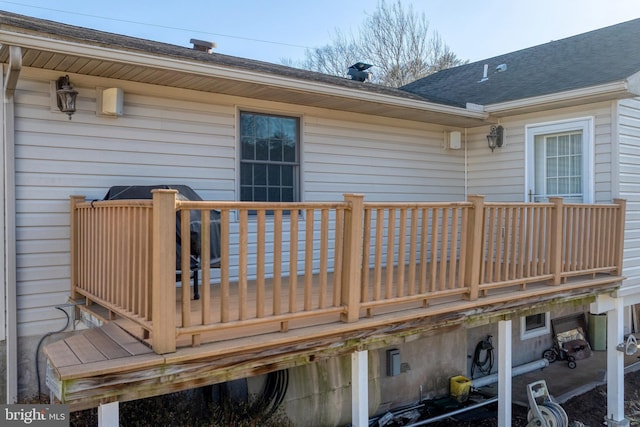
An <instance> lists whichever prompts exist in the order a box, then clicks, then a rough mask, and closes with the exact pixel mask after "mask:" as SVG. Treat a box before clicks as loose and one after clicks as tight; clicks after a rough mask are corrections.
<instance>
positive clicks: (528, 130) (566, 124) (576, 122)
mask: <svg viewBox="0 0 640 427" xmlns="http://www.w3.org/2000/svg"><path fill="white" fill-rule="evenodd" d="M593 123H594V118H593V117H579V118H575V119H568V120H559V121H554V122H545V123H536V124H531V125H527V126H525V141H526V161H525V186H524V201H525V202H529V190H531V189H533V188H534V184H535V167H534V161H535V151H534V148H535V147H534V141H535V138H536V136H539V135H549V134H556V133H562V132H572V131H580V132H582V144H583V153H582V154H583V159H582V168H583V169H582V171H583V180H582V183H583V187H582V194H583V203H593V202H594V199H595V194H594V191H595V190H594V189H595V182H594V181H595V174H594V146H595V143H594V135H595V130H594V124H593Z"/></svg>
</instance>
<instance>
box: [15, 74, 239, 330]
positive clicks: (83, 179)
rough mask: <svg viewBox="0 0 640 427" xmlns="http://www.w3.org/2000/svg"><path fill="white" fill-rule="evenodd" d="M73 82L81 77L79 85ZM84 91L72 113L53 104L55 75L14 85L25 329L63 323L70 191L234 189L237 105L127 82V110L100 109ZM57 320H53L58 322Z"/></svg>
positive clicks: (214, 193) (206, 194)
mask: <svg viewBox="0 0 640 427" xmlns="http://www.w3.org/2000/svg"><path fill="white" fill-rule="evenodd" d="M74 87H75V86H74ZM77 89H78V90H79V91H80V95H79V106H78V112H77V113H76V114H75V115H74V116H73V118H72V120H69V119H68V117H67V116H66V115H64V114H62V113H59V112H56V111H53V112H52V111H51V109H50V92H49V90H50V86H49V82H48V81H44V80H38V81H36V80H27V79H21V80H20V82H19V85H18V91H17V92H16V121H15V124H16V148H15V153H16V224H17V226H16V228H17V229H16V247H17V248H16V252H17V254H16V263H17V271H16V274H17V310H18V333H19V335H22V336H25V335H42V334H43V333H46V332H48V331H50V330H56V329H58V328H59V327H61V326H62V325H64V318H63V315H62V313H61V312H60V311H58V310H56V309H55V306H56V305H59V304H63V303H65V302H66V301H67V298H68V295H69V286H70V285H69V196H70V195H73V194H81V195H86V196H87V198H88V199H89V200H91V199H102V198H103V197H104V195H105V194H106V192H107V190H108V188H109V187H110V186H112V185H128V184H187V185H189V186H191V187H192V188H194V189H195V190H196V191H197V192H198V193H199V194H200V195H201V196H202V197H203V198H209V199H218V200H233V199H234V196H235V179H234V175H235V168H236V162H235V146H236V145H235V128H234V120H235V109H234V106H233V105H228V106H218V105H210V104H204V103H200V102H189V101H180V100H177V99H167V98H161V97H156V96H151V95H138V94H133V93H126V92H125V116H123V117H120V118H117V119H112V118H99V117H96V115H95V97H94V94H95V92H94V91H93V90H92V88H86V87H77ZM52 320H54V321H53V322H52Z"/></svg>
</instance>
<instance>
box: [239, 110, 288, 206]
mask: <svg viewBox="0 0 640 427" xmlns="http://www.w3.org/2000/svg"><path fill="white" fill-rule="evenodd" d="M298 123H299V122H298V119H297V118H292V117H280V116H269V115H264V114H255V113H245V112H243V113H240V132H241V135H240V141H241V160H240V162H241V164H240V200H243V201H270V202H281V201H282V202H293V201H297V200H298V197H297V194H298V191H297V184H298V183H297V176H298V168H299V164H298V135H299V131H298V127H299V124H298Z"/></svg>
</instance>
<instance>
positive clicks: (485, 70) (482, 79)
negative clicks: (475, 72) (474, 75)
mask: <svg viewBox="0 0 640 427" xmlns="http://www.w3.org/2000/svg"><path fill="white" fill-rule="evenodd" d="M488 71H489V64H484V72H483V73H482V78H481V79H480V80H479V81H478V83H482V82H486V81H487V80H489V76H488V75H487V73H488Z"/></svg>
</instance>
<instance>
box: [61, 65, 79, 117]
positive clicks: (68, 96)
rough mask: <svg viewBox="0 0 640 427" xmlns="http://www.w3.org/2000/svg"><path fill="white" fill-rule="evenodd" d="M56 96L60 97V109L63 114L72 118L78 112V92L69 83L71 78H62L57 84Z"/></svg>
mask: <svg viewBox="0 0 640 427" xmlns="http://www.w3.org/2000/svg"><path fill="white" fill-rule="evenodd" d="M56 95H57V97H58V108H59V109H60V111H62V112H63V113H67V114H68V115H69V120H71V116H72V115H73V113H75V112H76V97H77V96H78V91H77V90H75V89H74V88H72V87H71V83H69V76H62V77H60V78H59V79H58V81H57V82H56Z"/></svg>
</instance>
